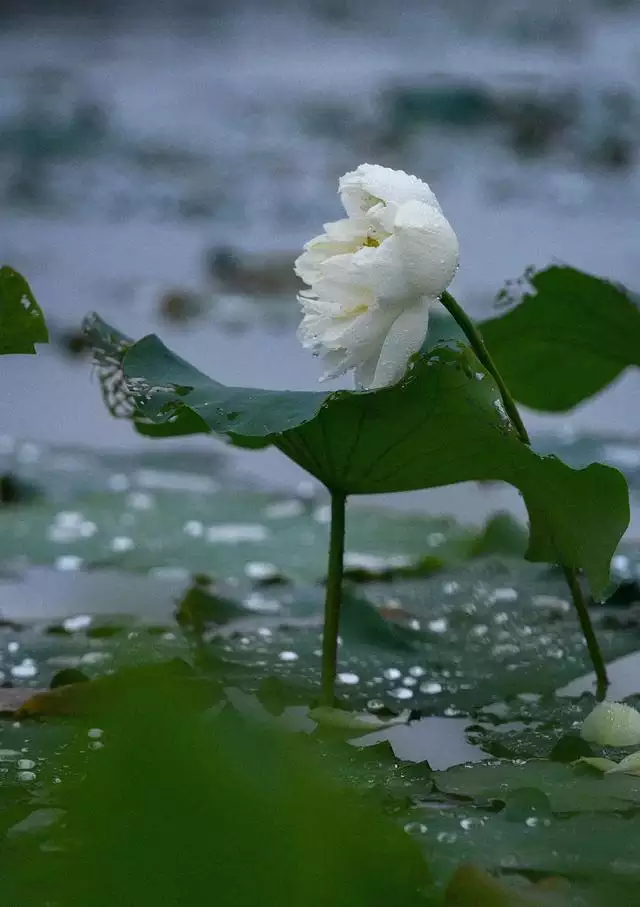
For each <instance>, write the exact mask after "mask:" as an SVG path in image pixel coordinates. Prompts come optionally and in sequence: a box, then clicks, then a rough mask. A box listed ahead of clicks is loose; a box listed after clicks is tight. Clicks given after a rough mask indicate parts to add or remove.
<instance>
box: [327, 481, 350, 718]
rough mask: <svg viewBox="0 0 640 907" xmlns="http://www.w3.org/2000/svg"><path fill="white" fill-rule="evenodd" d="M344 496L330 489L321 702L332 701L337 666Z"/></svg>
mask: <svg viewBox="0 0 640 907" xmlns="http://www.w3.org/2000/svg"><path fill="white" fill-rule="evenodd" d="M346 502H347V497H346V495H345V494H343V492H341V491H332V492H331V534H330V540H329V569H328V574H327V587H326V593H325V601H324V630H323V635H322V704H323V705H328V706H333V705H334V704H335V698H336V693H335V686H336V669H337V666H338V631H339V629H340V603H341V601H342V574H343V571H344V530H345V512H346Z"/></svg>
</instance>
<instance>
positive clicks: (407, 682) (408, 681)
mask: <svg viewBox="0 0 640 907" xmlns="http://www.w3.org/2000/svg"><path fill="white" fill-rule="evenodd" d="M402 683H403V686H405V687H415V686H416V685H417V683H418V681H417V680H416V678H415V677H403V678H402Z"/></svg>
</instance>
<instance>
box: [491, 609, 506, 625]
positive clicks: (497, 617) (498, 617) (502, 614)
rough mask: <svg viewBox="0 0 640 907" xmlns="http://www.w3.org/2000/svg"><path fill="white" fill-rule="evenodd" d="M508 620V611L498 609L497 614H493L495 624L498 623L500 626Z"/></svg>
mask: <svg viewBox="0 0 640 907" xmlns="http://www.w3.org/2000/svg"><path fill="white" fill-rule="evenodd" d="M508 620H509V615H508V614H507V613H506V611H498V613H497V614H494V615H493V622H494V624H498V626H500V624H506V622H507V621H508Z"/></svg>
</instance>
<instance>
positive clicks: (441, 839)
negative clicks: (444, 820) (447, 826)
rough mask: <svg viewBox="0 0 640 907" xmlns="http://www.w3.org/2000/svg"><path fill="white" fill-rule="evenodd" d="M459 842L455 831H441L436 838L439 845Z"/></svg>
mask: <svg viewBox="0 0 640 907" xmlns="http://www.w3.org/2000/svg"><path fill="white" fill-rule="evenodd" d="M457 840H458V836H457V834H456V833H455V832H453V831H441V832H438V834H437V836H436V841H437V842H438V843H439V844H455V843H456V841H457Z"/></svg>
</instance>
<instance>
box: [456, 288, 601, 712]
mask: <svg viewBox="0 0 640 907" xmlns="http://www.w3.org/2000/svg"><path fill="white" fill-rule="evenodd" d="M440 301H441V302H442V304H443V306H444V307H445V308H446V309H447V311H448V312H449V314H450V315H451V316H452V317H453V319H454V320H455V321H456V323H457V324H458V325H459V327H460V328H462V331H463V332H464V334H465V336H466V338H467V340H468V341H469V343H470V344H471V348H472V349H473V351H474V353H475V354H476V356H477V357H478V359H479V360H480V362H481V363H482V365H484V367H485V368H486V370H487V371H488V372H489V374H490V375H491V376H492V377H493V379H494V381H495V382H496V384H497V385H498V390H499V391H500V396H501V397H502V403H503V405H504V408H505V410H506V411H507V414H508V415H509V418H510V419H511V421H512V423H513V425H514V427H515V429H516V430H517V432H518V434H519V436H520V440H521V441H523V443H524V444H527V445H531V439H530V438H529V433H528V431H527V429H526V427H525V424H524V422H523V421H522V417H521V416H520V413H519V411H518V407H517V406H516V403H515V400H514V399H513V397H512V396H511V394H510V393H509V388H508V387H507V385H506V384H505V383H504V379H503V378H502V375H501V374H500V372H499V371H498V367H497V365H496V364H495V362H494V361H493V359H492V357H491V353H490V352H489V350H488V349H487V348H486V346H485V345H484V340H483V339H482V335H481V334H480V331H479V330H478V328H477V327H476V326H475V324H474V323H473V321H472V320H471V318H469V316H468V315H467V313H466V312H465V311H464V309H463V308H462V307H461V306H459V305H458V303H457V302H456V300H455V299H454V298H453V296H452V295H451V293H447V292H446V291H445V292H444V293H443V294H442V297H441V299H440ZM562 569H563V571H564V575H565V579H566V581H567V586H568V587H569V591H570V593H571V599H572V601H573V605H574V607H575V609H576V611H577V612H578V620H579V621H580V627H581V629H582V633H583V636H584V639H585V642H586V644H587V649H588V651H589V657H590V658H591V664H592V665H593V669H594V671H595V674H596V695H597V697H598V698H599V699H603V698H604V696H605V693H606V690H607V687H608V686H609V678H608V677H607V668H606V665H605V662H604V658H603V657H602V651H601V649H600V646H599V644H598V640H597V638H596V634H595V630H594V629H593V623H592V622H591V616H590V614H589V609H588V608H587V603H586V600H585V597H584V593H583V591H582V586H581V585H580V579H579V577H578V571H577V570H576V569H575V567H567V566H565V565H562Z"/></svg>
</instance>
